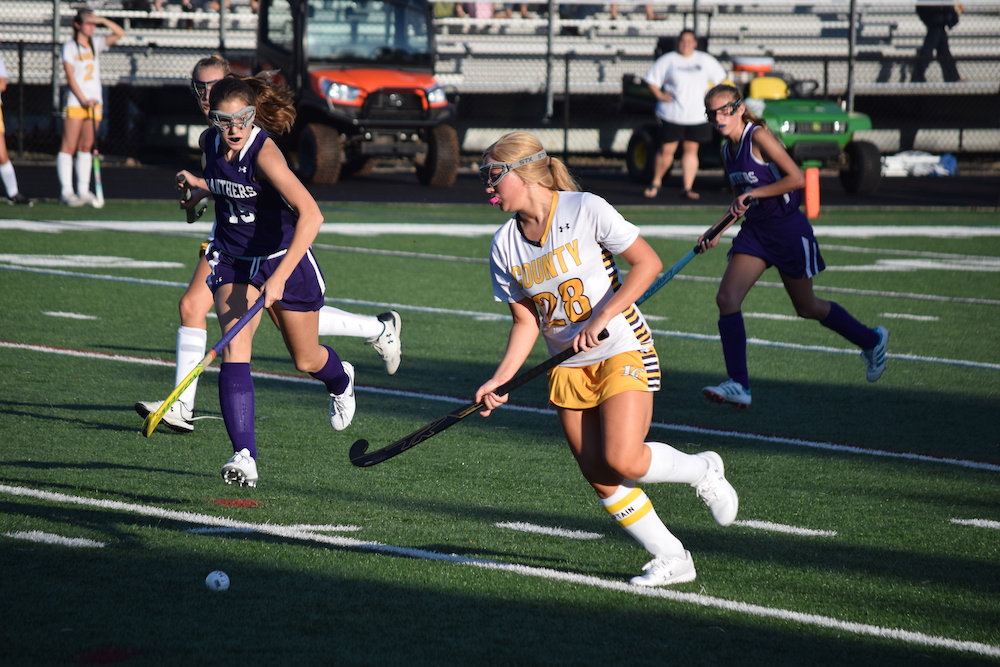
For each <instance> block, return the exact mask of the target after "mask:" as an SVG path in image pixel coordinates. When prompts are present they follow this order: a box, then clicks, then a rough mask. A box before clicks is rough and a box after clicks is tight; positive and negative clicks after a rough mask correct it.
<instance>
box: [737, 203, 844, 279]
mask: <svg viewBox="0 0 1000 667" xmlns="http://www.w3.org/2000/svg"><path fill="white" fill-rule="evenodd" d="M747 222H748V221H744V222H743V225H742V226H741V227H740V233H739V234H737V235H736V238H735V239H733V247H732V248H730V249H729V257H732V256H733V253H736V252H738V253H742V254H744V255H751V256H753V257H759V258H761V259H762V260H764V261H765V262H766V263H767V265H768V266H774V267H776V268H777V269H778V271H781V273H782V274H783V275H786V276H788V277H789V278H812V277H813V276H815V275H816V274H817V273H819V272H820V271H822V270H823V269H825V268H826V263H825V262H823V256H822V255H820V253H819V244H818V243H817V242H816V237H815V236H814V235H813V230H812V225H810V224H809V221H808V220H807V219H806V217H805V216H801V218H800V217H798V216H793V217H790V218H786V219H784V220H773V219H772V220H768V221H767V222H764V223H753V222H751V223H750V224H747Z"/></svg>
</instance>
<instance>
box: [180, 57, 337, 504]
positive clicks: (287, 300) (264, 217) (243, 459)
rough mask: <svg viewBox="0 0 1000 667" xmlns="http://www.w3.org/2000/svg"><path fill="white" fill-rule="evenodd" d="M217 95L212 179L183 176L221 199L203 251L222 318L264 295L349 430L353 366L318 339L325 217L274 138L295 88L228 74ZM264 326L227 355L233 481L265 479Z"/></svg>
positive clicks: (223, 389) (209, 135)
mask: <svg viewBox="0 0 1000 667" xmlns="http://www.w3.org/2000/svg"><path fill="white" fill-rule="evenodd" d="M209 101H210V106H211V111H210V112H209V120H210V121H211V122H212V125H213V126H214V127H211V128H209V129H207V130H205V132H204V133H203V134H202V135H201V139H200V145H201V148H202V150H203V151H204V152H205V175H204V176H205V177H204V178H198V177H197V176H195V175H193V174H191V173H190V172H188V171H182V172H180V173H178V176H182V175H183V176H184V178H185V179H186V181H187V183H188V184H189V185H190V186H191V187H195V188H202V189H204V190H208V191H209V192H211V193H212V196H213V197H214V199H215V238H214V239H213V240H212V242H211V244H210V245H209V246H208V250H207V251H206V253H205V255H206V257H207V258H208V263H209V266H210V267H211V273H210V275H209V276H208V286H209V288H210V289H211V290H212V292H213V294H214V296H215V312H216V314H217V315H218V317H219V325H220V326H221V327H222V331H223V332H226V331H228V330H229V329H230V328H231V327H232V326H233V325H234V324H235V323H236V321H237V320H238V319H239V318H240V317H241V316H242V315H243V314H244V313H246V312H247V311H248V310H249V309H250V306H251V304H253V303H254V302H255V301H256V300H257V297H258V296H260V295H261V293H263V295H264V306H265V308H268V309H269V310H270V312H271V315H272V317H273V318H274V320H275V321H276V322H277V324H278V326H279V328H280V329H281V335H282V337H283V338H284V341H285V347H286V348H288V352H289V354H291V357H292V360H293V361H294V362H295V367H296V368H297V369H299V370H300V371H303V372H306V373H309V374H310V375H312V376H313V377H314V378H316V379H317V380H320V381H321V382H323V383H324V384H325V385H326V388H327V390H328V391H329V392H330V424H331V426H333V428H334V429H336V430H342V429H345V428H347V426H348V425H349V424H350V423H351V419H352V418H353V417H354V410H355V401H354V368H353V366H351V364H349V363H347V362H346V361H345V362H341V360H340V358H339V357H338V356H337V353H336V352H334V351H333V350H332V349H331V348H329V347H327V346H325V345H320V343H319V331H318V327H319V324H318V323H319V315H318V312H319V309H320V308H321V307H322V306H323V293H324V291H325V284H324V280H323V273H322V272H321V271H320V268H319V265H318V264H317V263H316V258H315V257H313V254H312V250H311V249H310V245H311V244H312V242H313V239H315V238H316V234H317V233H318V232H319V228H320V225H322V224H323V215H322V213H320V210H319V206H318V205H317V204H316V201H315V200H314V199H313V198H312V195H310V194H309V191H308V190H306V188H305V186H303V185H302V183H301V182H300V181H299V180H298V179H297V178H296V177H295V175H294V174H293V173H292V171H291V170H290V169H289V168H288V164H287V163H286V162H285V158H284V156H283V155H282V153H281V151H280V150H279V149H278V147H277V145H276V144H275V143H274V140H273V139H271V136H270V134H271V133H278V134H280V133H284V132H287V131H288V130H289V129H290V128H291V126H292V122H293V121H294V120H295V108H294V106H293V105H292V102H291V94H290V91H288V90H287V89H285V88H279V87H276V86H273V85H271V84H269V83H268V82H267V81H266V80H265V79H264V78H262V77H251V78H245V79H243V78H238V77H227V78H224V79H223V80H221V81H219V82H217V83H216V84H215V85H214V86H213V87H212V93H211V96H210V100H209ZM259 323H260V314H259V313H258V315H257V316H256V317H255V318H254V319H253V320H252V321H251V322H250V323H249V324H247V325H246V327H244V329H243V330H242V331H240V332H239V333H238V334H237V335H236V337H235V338H233V340H232V342H231V343H229V346H228V347H226V349H225V351H224V352H223V356H222V369H221V372H220V373H219V402H220V405H221V409H222V417H223V419H224V420H225V423H226V430H227V431H228V433H229V438H230V440H232V444H233V452H234V454H233V457H232V458H231V459H230V460H229V461H228V462H227V463H226V464H225V465H224V466H223V467H222V477H223V479H224V480H225V481H226V483H227V484H232V483H233V482H236V483H238V484H239V485H241V486H244V485H245V486H256V485H257V463H256V458H257V446H256V436H255V433H254V387H253V380H252V379H251V377H250V358H251V353H252V350H253V336H254V332H255V331H256V329H257V326H258V324H259Z"/></svg>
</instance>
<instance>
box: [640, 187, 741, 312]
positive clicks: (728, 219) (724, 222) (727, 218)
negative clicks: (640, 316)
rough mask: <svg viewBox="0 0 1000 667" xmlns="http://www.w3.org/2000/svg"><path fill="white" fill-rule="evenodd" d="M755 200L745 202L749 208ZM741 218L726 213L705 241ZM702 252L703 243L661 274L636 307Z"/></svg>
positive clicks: (711, 229)
mask: <svg viewBox="0 0 1000 667" xmlns="http://www.w3.org/2000/svg"><path fill="white" fill-rule="evenodd" d="M753 199H754V198H753V197H747V199H746V202H745V203H746V204H747V206H749V205H750V203H751V202H753ZM739 217H740V216H737V215H735V214H733V213H726V214H725V215H724V216H722V219H721V220H719V221H718V222H717V223H715V224H714V225H712V227H711V228H710V229H709V230H708V231H707V232H705V237H704V238H705V241H711V240H712V239H714V238H715V237H716V236H718V235H719V234H721V233H722V231H723V230H724V229H726V227H728V226H729V225H731V224H733V223H735V222H736V221H737V220H738V219H739ZM702 252H704V248H703V246H702V244H701V243H699V244H698V245H696V246H695V247H693V248H691V249H690V250H688V251H687V254H686V255H684V256H683V257H681V258H680V259H679V260H677V263H676V264H674V265H673V266H671V267H670V268H669V269H667V270H666V271H664V272H663V273H661V274H660V276H659V277H658V278H657V279H656V280H654V281H653V284H652V285H650V286H649V289H647V290H646V292H645V293H644V294H643V295H642V296H641V297H639V298H638V299H636V302H635V305H637V306H638V305H639V304H641V303H642V302H643V301H645V300H646V299H648V298H649V297H651V296H653V295H654V294H656V292H657V290H659V289H660V288H661V287H663V286H664V285H666V284H667V283H668V282H670V279H671V278H673V277H674V276H676V275H677V274H678V273H680V271H681V269H683V268H684V267H685V266H687V263H688V262H690V261H691V260H692V259H694V256H695V255H697V254H699V253H702Z"/></svg>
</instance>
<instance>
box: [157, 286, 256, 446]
mask: <svg viewBox="0 0 1000 667" xmlns="http://www.w3.org/2000/svg"><path fill="white" fill-rule="evenodd" d="M263 307H264V295H263V294H261V295H260V296H259V297H258V298H257V301H256V302H254V304H253V305H252V306H250V310H248V311H247V312H245V313H244V314H243V317H241V318H240V319H238V320H236V324H234V325H233V327H232V328H231V329H230V330H229V331H227V332H226V335H224V336H223V337H222V340H220V341H219V342H218V343H216V344H215V345H214V346H213V347H212V349H211V350H209V351H208V354H206V355H205V356H204V357H203V358H202V360H201V361H199V362H198V364H197V365H196V366H195V367H194V368H192V369H191V372H190V373H188V374H187V375H186V376H185V377H184V379H183V380H181V383H180V384H179V385H177V386H176V387H174V390H173V391H172V392H170V395H169V396H167V397H166V398H165V399H164V400H163V403H162V404H161V405H160V407H159V408H157V409H156V412H150V413H149V414H148V415H146V419H145V421H143V422H142V434H143V435H144V436H146V437H147V438H148V437H149V436H150V435H152V434H153V431H154V430H156V426H157V425H158V424H159V423H160V420H162V419H163V415H165V414H167V411H168V410H169V409H170V406H171V405H173V404H174V403H175V402H176V401H177V399H178V398H179V397H180V395H181V394H183V393H184V390H185V389H187V388H188V387H190V386H191V383H192V382H194V381H195V379H197V378H198V376H199V375H201V374H202V373H204V372H205V369H206V368H208V366H209V365H210V364H211V363H212V361H213V360H214V359H215V358H216V357H217V356H219V355H220V354H222V351H223V350H224V349H226V346H227V345H229V343H230V342H231V341H232V340H233V338H234V337H235V336H236V334H238V333H239V332H240V330H241V329H242V328H243V327H245V326H246V324H247V322H249V321H250V320H252V319H253V318H254V316H255V315H256V314H257V313H259V312H260V309H261V308H263Z"/></svg>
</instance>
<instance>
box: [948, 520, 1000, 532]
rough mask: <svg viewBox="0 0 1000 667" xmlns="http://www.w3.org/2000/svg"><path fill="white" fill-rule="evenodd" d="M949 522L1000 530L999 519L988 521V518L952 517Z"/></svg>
mask: <svg viewBox="0 0 1000 667" xmlns="http://www.w3.org/2000/svg"><path fill="white" fill-rule="evenodd" d="M951 522H952V523H954V524H956V525H959V526H974V527H976V528H989V529H991V530H1000V521H990V520H989V519H952V520H951Z"/></svg>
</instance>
